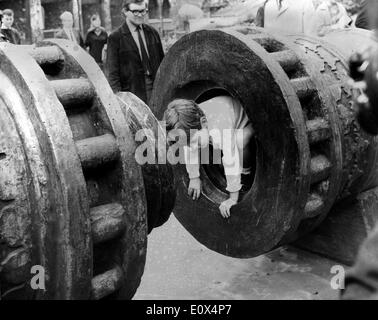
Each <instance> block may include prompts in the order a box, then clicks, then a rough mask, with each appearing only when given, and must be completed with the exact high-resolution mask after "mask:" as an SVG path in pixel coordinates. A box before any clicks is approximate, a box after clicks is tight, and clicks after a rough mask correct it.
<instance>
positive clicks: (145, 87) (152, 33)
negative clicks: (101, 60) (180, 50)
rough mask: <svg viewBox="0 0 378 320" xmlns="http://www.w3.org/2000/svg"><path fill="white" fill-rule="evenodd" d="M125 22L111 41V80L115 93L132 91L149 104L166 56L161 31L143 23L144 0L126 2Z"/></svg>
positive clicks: (128, 0) (125, 0)
mask: <svg viewBox="0 0 378 320" xmlns="http://www.w3.org/2000/svg"><path fill="white" fill-rule="evenodd" d="M122 12H123V14H124V15H125V18H126V21H125V23H124V24H123V25H122V26H120V27H119V28H118V29H116V30H115V31H113V32H112V33H111V34H110V36H109V39H108V58H107V59H108V60H107V62H108V78H109V83H110V85H111V87H112V89H113V91H114V92H119V91H130V92H132V93H134V94H135V95H136V96H138V97H139V98H140V99H142V100H143V101H144V102H146V103H148V101H149V99H150V96H151V92H152V87H153V82H154V80H155V75H156V72H157V70H158V68H159V66H160V63H161V61H162V60H163V57H164V52H163V46H162V44H161V40H160V36H159V34H158V32H157V31H156V30H155V29H154V28H152V27H151V26H149V25H147V24H145V23H144V18H145V15H146V14H147V4H146V2H145V1H144V0H124V2H123V4H122Z"/></svg>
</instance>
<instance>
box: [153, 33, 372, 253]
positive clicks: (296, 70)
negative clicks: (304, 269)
mask: <svg viewBox="0 0 378 320" xmlns="http://www.w3.org/2000/svg"><path fill="white" fill-rule="evenodd" d="M343 35H345V36H343V38H342V42H343V43H348V44H349V45H350V47H353V48H354V47H355V46H358V45H359V42H357V41H355V42H353V39H354V37H355V35H354V34H353V35H352V36H351V41H348V33H347V32H345V34H343ZM330 41H331V40H330ZM365 41H371V38H370V35H368V36H366V38H365ZM339 42H340V41H339ZM348 50H350V49H348ZM348 54H349V51H347V50H346V49H345V47H343V46H342V45H338V42H335V43H334V44H332V43H329V42H326V39H323V40H320V39H318V38H311V37H307V36H304V35H300V36H296V35H290V36H285V37H284V36H278V35H275V34H268V33H267V32H266V31H265V30H263V29H258V28H256V29H254V28H243V27H238V28H233V29H228V30H223V31H219V30H212V31H210V30H203V31H198V32H194V33H192V34H189V35H187V36H185V37H183V38H182V39H180V40H179V41H178V42H177V43H176V44H175V45H174V46H173V47H172V48H171V50H170V52H168V54H167V56H166V58H165V59H164V61H163V63H162V65H161V67H160V70H159V72H158V75H157V77H156V81H155V87H154V93H153V96H152V103H151V108H152V110H153V112H154V113H155V115H156V116H157V117H158V118H159V119H161V118H162V115H163V112H164V111H165V108H166V106H167V105H168V103H169V102H170V101H171V100H172V99H174V98H179V97H180V98H188V99H193V100H199V99H200V98H201V96H203V95H204V94H206V92H209V91H210V90H213V89H219V88H222V89H224V90H226V91H227V92H228V93H229V94H231V95H232V96H233V97H234V98H236V99H238V100H239V101H240V102H241V103H242V105H243V106H244V108H245V110H246V112H247V114H248V116H249V118H250V119H251V122H252V125H253V127H254V130H255V132H256V136H255V138H256V144H257V154H256V159H257V166H256V174H255V180H254V184H253V186H252V189H251V190H250V191H249V193H248V194H247V195H246V196H245V197H244V198H243V199H242V201H241V202H240V203H238V204H237V205H236V206H234V207H233V208H232V210H231V213H232V214H231V218H230V219H228V220H224V219H223V218H222V217H221V216H220V214H219V212H218V211H219V209H218V207H219V204H220V203H221V201H224V200H225V199H226V197H227V194H225V193H223V192H222V191H221V190H220V189H219V188H217V187H216V185H215V184H214V181H212V180H211V177H209V176H208V175H207V173H206V171H205V170H203V171H202V172H201V176H202V179H203V185H204V190H203V193H202V197H201V199H200V200H199V201H197V202H193V201H192V200H191V199H190V198H189V197H188V195H187V186H188V179H187V174H186V170H185V167H184V166H182V165H181V166H180V165H179V166H177V167H175V175H176V179H177V180H178V182H179V183H178V200H177V204H176V207H175V210H174V213H175V215H176V217H177V218H178V219H179V221H180V222H181V223H182V224H183V225H184V227H185V228H186V229H187V230H188V231H189V232H190V233H192V235H193V236H194V237H195V238H196V239H197V240H199V241H200V242H202V243H203V244H204V245H206V246H207V247H208V248H210V249H213V250H215V251H218V252H220V253H222V254H225V255H230V256H234V257H241V258H246V257H253V256H257V255H260V254H262V253H265V252H267V251H269V250H271V249H273V248H274V247H276V246H277V245H282V244H285V243H287V242H291V241H293V240H294V239H297V238H298V237H299V236H301V235H303V234H305V233H307V232H309V231H310V230H312V229H313V228H315V227H316V226H318V225H319V224H320V223H321V222H322V221H323V220H324V218H325V217H326V216H327V214H328V213H329V211H330V209H331V207H332V206H333V205H334V204H335V202H337V201H338V200H340V199H343V198H345V197H347V196H351V195H355V194H358V193H360V192H362V191H364V190H367V189H369V188H372V187H374V186H376V185H377V184H378V181H377V177H378V176H377V174H376V170H377V163H378V162H377V161H376V154H377V150H378V148H377V140H376V139H374V138H372V137H370V136H368V135H367V134H365V133H364V132H362V130H360V127H359V125H358V123H357V122H356V120H355V116H354V109H353V90H352V88H351V86H350V85H349V84H348V80H349V78H348V70H347V61H346V60H345V59H346V56H347V55H348Z"/></svg>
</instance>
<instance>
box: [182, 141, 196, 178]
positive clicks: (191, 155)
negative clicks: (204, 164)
mask: <svg viewBox="0 0 378 320" xmlns="http://www.w3.org/2000/svg"><path fill="white" fill-rule="evenodd" d="M184 155H185V166H186V171H187V172H188V176H189V179H195V178H199V177H200V171H199V167H200V164H199V159H198V158H199V156H198V149H197V148H193V147H188V146H184Z"/></svg>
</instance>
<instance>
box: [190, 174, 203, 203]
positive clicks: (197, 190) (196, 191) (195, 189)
mask: <svg viewBox="0 0 378 320" xmlns="http://www.w3.org/2000/svg"><path fill="white" fill-rule="evenodd" d="M188 195H189V196H190V197H191V198H192V199H193V200H198V199H199V197H200V196H201V179H200V178H194V179H190V182H189V188H188Z"/></svg>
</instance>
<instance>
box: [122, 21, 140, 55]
mask: <svg viewBox="0 0 378 320" xmlns="http://www.w3.org/2000/svg"><path fill="white" fill-rule="evenodd" d="M121 30H122V34H123V35H124V37H126V39H127V43H130V44H131V47H132V48H133V51H134V52H135V54H136V55H137V56H138V57H139V60H140V61H141V62H142V60H141V58H140V54H139V49H138V46H137V44H136V43H135V40H134V37H133V36H132V34H131V32H130V29H129V26H128V25H127V23H126V22H125V23H124V24H123V25H122V28H121Z"/></svg>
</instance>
